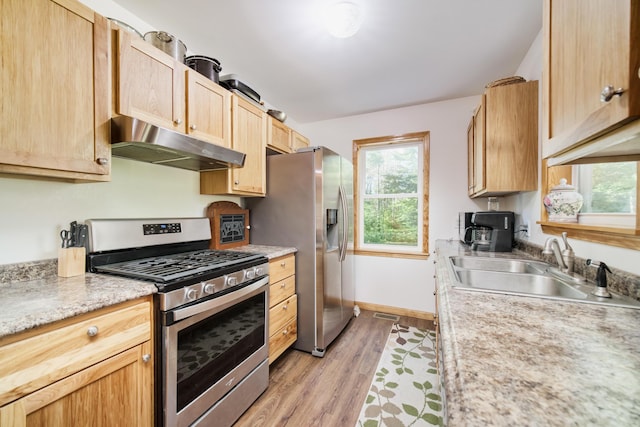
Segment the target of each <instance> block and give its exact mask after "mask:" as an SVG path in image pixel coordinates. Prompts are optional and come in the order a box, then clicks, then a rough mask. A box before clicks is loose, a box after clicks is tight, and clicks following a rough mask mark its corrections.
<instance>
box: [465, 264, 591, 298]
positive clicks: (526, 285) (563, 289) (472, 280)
mask: <svg viewBox="0 0 640 427" xmlns="http://www.w3.org/2000/svg"><path fill="white" fill-rule="evenodd" d="M457 274H458V279H459V281H460V283H462V284H463V285H466V286H469V287H471V288H482V289H491V290H494V291H498V292H505V293H511V294H533V295H544V296H549V297H562V298H571V299H584V298H586V297H587V296H588V294H587V293H585V292H581V291H579V290H578V289H576V288H575V287H573V286H571V285H568V284H566V283H564V282H562V281H560V280H558V279H556V278H555V277H550V276H542V275H538V274H518V275H517V277H514V274H510V273H501V272H495V271H481V270H460V271H458V272H457Z"/></svg>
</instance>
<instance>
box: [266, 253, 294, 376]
mask: <svg viewBox="0 0 640 427" xmlns="http://www.w3.org/2000/svg"><path fill="white" fill-rule="evenodd" d="M295 265H296V263H295V255H286V256H283V257H278V258H274V259H272V260H271V261H269V279H270V280H269V363H270V364H271V363H273V361H274V360H276V359H277V358H278V357H279V356H280V355H281V354H282V353H283V352H284V351H285V350H286V349H287V348H289V347H290V346H291V345H292V344H293V343H294V342H295V341H296V339H297V338H298V296H297V295H296V293H295V292H296V276H295Z"/></svg>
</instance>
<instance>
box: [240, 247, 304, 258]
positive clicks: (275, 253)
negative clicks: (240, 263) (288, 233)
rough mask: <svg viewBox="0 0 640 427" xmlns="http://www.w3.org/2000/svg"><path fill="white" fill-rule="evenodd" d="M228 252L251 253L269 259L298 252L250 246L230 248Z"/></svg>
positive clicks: (292, 249)
mask: <svg viewBox="0 0 640 427" xmlns="http://www.w3.org/2000/svg"><path fill="white" fill-rule="evenodd" d="M230 250H232V251H238V252H251V253H259V254H264V255H265V256H266V257H267V258H269V259H273V258H278V257H281V256H285V255H289V254H293V253H296V252H297V251H298V250H297V249H296V248H290V247H283V246H265V245H251V244H249V245H245V246H239V247H237V248H232V249H230Z"/></svg>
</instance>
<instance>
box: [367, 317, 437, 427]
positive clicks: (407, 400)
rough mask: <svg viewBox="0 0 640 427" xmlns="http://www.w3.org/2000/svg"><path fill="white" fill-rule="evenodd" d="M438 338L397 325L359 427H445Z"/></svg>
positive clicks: (383, 356) (375, 377)
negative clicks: (437, 351) (437, 353)
mask: <svg viewBox="0 0 640 427" xmlns="http://www.w3.org/2000/svg"><path fill="white" fill-rule="evenodd" d="M435 341H436V335H435V331H428V330H422V329H418V328H415V327H413V326H402V325H400V324H398V323H394V324H393V327H392V328H391V333H390V334H389V339H388V340H387V343H386V345H385V349H384V351H383V353H382V355H381V356H380V362H378V367H377V368H376V373H375V374H374V376H373V380H372V382H371V387H370V389H369V393H368V394H367V398H366V400H365V402H364V405H363V406H362V410H361V411H360V417H359V418H358V422H357V423H356V426H357V427H408V426H434V425H435V426H441V425H443V419H442V399H441V397H440V381H439V378H438V371H437V367H436V350H435Z"/></svg>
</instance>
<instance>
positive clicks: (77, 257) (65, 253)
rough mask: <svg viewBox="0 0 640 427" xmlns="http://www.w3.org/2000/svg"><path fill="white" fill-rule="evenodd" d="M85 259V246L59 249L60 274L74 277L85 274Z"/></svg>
mask: <svg viewBox="0 0 640 427" xmlns="http://www.w3.org/2000/svg"><path fill="white" fill-rule="evenodd" d="M85 261H86V260H85V249H84V247H77V248H75V247H74V248H60V249H58V276H60V277H73V276H80V275H82V274H84V270H85Z"/></svg>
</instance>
